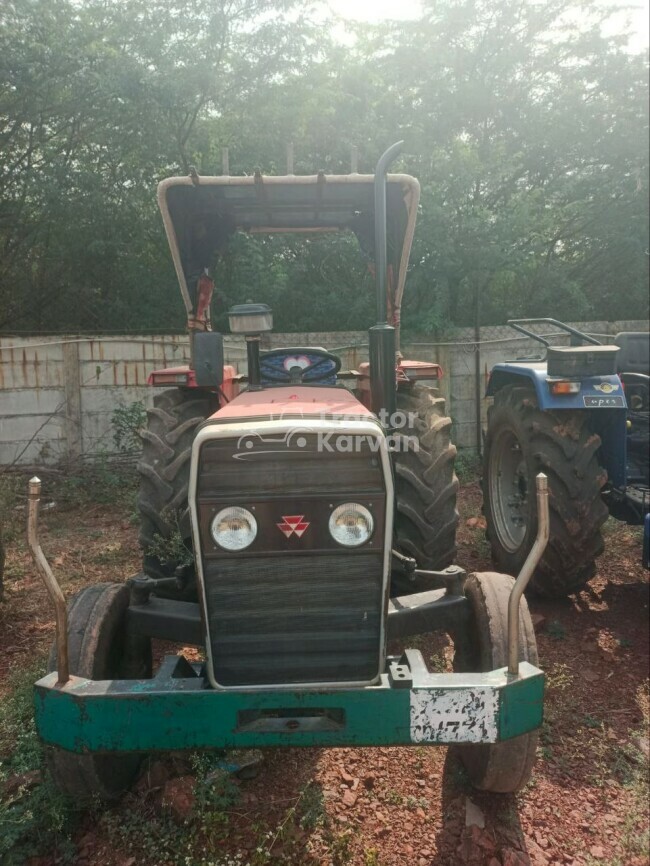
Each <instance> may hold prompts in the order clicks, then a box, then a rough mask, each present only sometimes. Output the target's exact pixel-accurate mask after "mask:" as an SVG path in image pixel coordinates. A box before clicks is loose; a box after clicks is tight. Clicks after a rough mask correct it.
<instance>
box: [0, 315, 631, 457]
mask: <svg viewBox="0 0 650 866" xmlns="http://www.w3.org/2000/svg"><path fill="white" fill-rule="evenodd" d="M576 324H577V326H578V327H580V328H581V329H582V330H584V331H586V332H588V333H592V334H596V335H603V336H606V335H614V334H616V333H618V332H619V331H625V330H630V331H631V330H635V331H647V330H648V322H647V321H642V322H610V323H608V322H587V323H585V322H582V323H576ZM538 330H539V329H538ZM541 332H542V333H545V332H548V329H547V331H544V330H541ZM556 342H557V343H558V344H562V343H563V342H564V343H566V342H567V341H566V340H560V339H558V340H557V341H556ZM264 345H265V348H275V347H279V346H289V345H292V346H322V347H323V348H326V349H331V350H335V351H336V353H337V354H339V355H340V356H341V360H342V365H343V368H344V369H355V368H356V367H357V366H358V365H359V364H360V363H361V362H362V361H364V360H367V357H368V348H367V334H366V333H364V332H356V331H344V332H335V333H326V332H322V333H303V334H271V335H269V336H268V337H267V338H266V339H265V341H264ZM541 348H542V347H541V346H540V344H539V343H536V342H534V341H532V340H527V339H525V338H519V337H517V336H516V335H514V333H513V331H512V330H511V329H510V328H508V327H505V326H503V327H488V328H482V329H481V332H480V343H479V344H478V345H477V341H476V338H475V336H474V331H473V329H470V328H465V329H457V330H455V331H453V332H452V335H451V336H450V337H449V338H447V339H445V340H440V341H438V342H434V341H430V342H427V341H426V340H425V339H423V340H422V341H418V340H413V341H410V342H408V341H407V342H404V343H403V346H402V351H403V354H404V356H405V357H408V358H412V359H416V360H431V361H435V362H436V363H438V364H440V365H441V366H442V368H443V370H444V377H443V379H442V380H441V381H440V392H441V396H444V397H445V398H446V399H447V401H448V405H449V409H450V414H451V416H452V418H453V419H454V440H455V441H456V443H457V445H458V446H459V448H474V447H476V441H477V436H476V415H477V412H476V406H477V401H476V388H477V377H476V352H477V351H478V352H479V362H480V367H479V369H480V374H479V381H478V386H479V391H480V394H481V395H483V394H484V392H485V386H486V384H487V377H488V373H489V370H490V369H491V368H492V366H493V365H494V364H496V363H497V362H498V361H501V360H506V359H512V358H516V357H521V356H524V355H530V354H531V353H535V352H539V350H540V349H541ZM188 349H189V346H188V339H187V336H186V335H177V334H170V335H164V336H150V337H146V336H133V337H131V336H123V337H94V338H91V337H76V336H69V337H27V338H23V337H0V465H13V464H35V465H50V466H52V465H56V464H58V463H60V462H63V461H74V460H77V459H79V458H81V457H82V456H92V455H96V454H101V453H106V452H109V453H110V452H112V451H114V449H115V446H114V443H113V426H112V420H111V419H112V415H113V412H114V411H115V409H116V408H117V407H118V406H129V405H130V404H132V403H134V402H136V401H141V402H142V403H144V404H145V405H150V404H151V401H152V398H153V389H151V388H149V387H148V386H147V384H146V382H147V376H148V375H149V373H150V372H151V371H152V370H154V369H158V368H161V367H172V366H177V365H180V364H184V363H187V361H188ZM225 357H226V363H229V364H233V365H234V366H235V367H236V368H237V369H238V370H239V372H241V373H245V372H246V347H245V343H244V341H243V339H241V338H238V337H233V336H226V337H225ZM487 402H488V401H486V400H485V399H483V398H482V399H481V400H480V401H479V403H480V409H481V416H482V423H483V424H485V413H486V411H487Z"/></svg>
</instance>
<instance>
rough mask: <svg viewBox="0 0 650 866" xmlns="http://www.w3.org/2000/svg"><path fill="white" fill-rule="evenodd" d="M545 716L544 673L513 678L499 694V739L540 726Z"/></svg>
mask: <svg viewBox="0 0 650 866" xmlns="http://www.w3.org/2000/svg"><path fill="white" fill-rule="evenodd" d="M543 718H544V674H542V673H541V672H540V673H539V675H538V676H534V677H530V678H527V679H516V680H514V679H513V680H511V682H510V683H509V684H508V686H507V688H504V689H501V692H500V695H499V739H500V740H509V739H510V738H511V737H518V736H519V735H520V734H527V733H528V732H529V731H534V730H535V728H539V726H540V725H541V724H542V720H543Z"/></svg>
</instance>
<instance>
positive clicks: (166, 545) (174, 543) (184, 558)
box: [147, 510, 194, 566]
mask: <svg viewBox="0 0 650 866" xmlns="http://www.w3.org/2000/svg"><path fill="white" fill-rule="evenodd" d="M163 517H164V519H165V521H166V522H167V523H169V524H170V525H171V526H173V527H174V528H173V531H172V532H171V533H170V535H168V536H163V535H159V534H158V533H156V534H155V535H154V536H153V541H152V543H151V544H150V545H149V547H148V548H147V553H148V554H149V555H150V556H155V557H156V558H157V559H158V560H160V562H162V563H167V564H172V565H179V566H182V565H191V563H192V562H193V557H194V555H193V553H192V550H191V549H190V548H188V547H187V545H186V544H185V540H184V539H183V533H182V532H181V527H180V522H179V520H180V517H179V515H178V513H173V514H170V513H169V511H167V510H166V511H165V512H164V514H163Z"/></svg>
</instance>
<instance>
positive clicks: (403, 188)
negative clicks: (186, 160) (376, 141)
mask: <svg viewBox="0 0 650 866" xmlns="http://www.w3.org/2000/svg"><path fill="white" fill-rule="evenodd" d="M373 184H374V175H371V174H369V175H361V174H349V175H326V174H324V173H319V174H317V175H304V176H303V175H288V176H285V177H279V176H266V175H261V174H259V173H256V174H255V175H252V176H247V177H230V176H220V177H202V176H199V175H192V176H189V177H170V178H167V179H166V180H164V181H162V182H161V183H160V184H159V186H158V204H159V206H160V210H161V212H162V217H163V222H164V224H165V231H166V232H167V239H168V241H169V246H170V249H171V253H172V258H173V260H174V266H175V268H176V274H177V276H178V281H179V283H180V287H181V292H182V294H183V300H184V302H185V306H186V309H187V312H188V315H192V314H193V312H194V309H195V303H196V285H197V280H198V278H199V277H200V275H201V274H203V273H204V272H205V271H206V269H208V268H210V267H211V265H212V264H213V262H214V258H215V256H216V255H218V254H219V253H221V252H224V251H225V250H226V249H227V247H228V243H229V240H230V238H231V237H232V236H233V234H234V233H235V232H237V231H243V232H252V233H267V234H276V233H280V232H302V233H304V232H307V233H319V232H325V231H342V230H350V231H353V232H354V234H355V235H356V236H357V239H358V241H359V244H360V246H361V249H362V251H363V253H364V255H365V256H366V257H367V259H368V260H369V261H370V262H372V261H374V257H375V256H374V247H375V240H374V186H373ZM419 197H420V185H419V183H418V181H417V180H416V179H415V178H414V177H411V176H410V175H406V174H389V175H388V177H387V184H386V206H387V234H388V265H389V273H388V286H389V299H388V300H389V311H390V312H391V313H392V318H393V319H394V320H395V323H396V324H397V323H399V308H400V305H401V298H402V294H403V291H404V282H405V279H406V268H407V265H408V258H409V254H410V250H411V243H412V240H413V233H414V230H415V219H416V215H417V207H418V201H419Z"/></svg>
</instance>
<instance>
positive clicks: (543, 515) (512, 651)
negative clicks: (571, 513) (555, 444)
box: [508, 472, 549, 676]
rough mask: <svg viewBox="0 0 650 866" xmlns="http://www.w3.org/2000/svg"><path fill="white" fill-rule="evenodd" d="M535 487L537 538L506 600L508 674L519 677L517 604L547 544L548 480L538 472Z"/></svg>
mask: <svg viewBox="0 0 650 866" xmlns="http://www.w3.org/2000/svg"><path fill="white" fill-rule="evenodd" d="M535 483H536V487H537V537H536V538H535V543H534V544H533V546H532V547H531V549H530V553H529V554H528V556H527V557H526V562H524V564H523V566H522V569H521V571H520V572H519V576H518V577H517V580H516V581H515V585H514V586H513V587H512V591H511V592H510V598H509V599H508V673H509V674H512V675H513V676H518V675H519V604H520V602H521V597H522V595H523V594H524V590H525V589H526V587H527V586H528V582H529V580H530V579H531V577H532V576H533V572H534V571H535V568H536V567H537V563H538V562H539V561H540V559H541V558H542V554H543V553H544V550H545V548H546V545H547V544H548V536H549V518H548V478H547V477H546V475H544V473H543V472H540V473H539V475H538V476H537V478H536V479H535Z"/></svg>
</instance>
